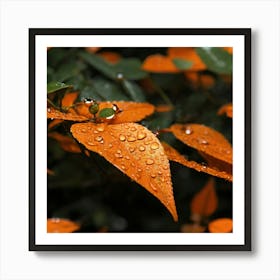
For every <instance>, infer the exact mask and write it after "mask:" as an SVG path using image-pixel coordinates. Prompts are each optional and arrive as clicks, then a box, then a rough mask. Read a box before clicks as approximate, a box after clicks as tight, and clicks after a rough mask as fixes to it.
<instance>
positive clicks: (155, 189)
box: [150, 183, 157, 192]
mask: <svg viewBox="0 0 280 280" xmlns="http://www.w3.org/2000/svg"><path fill="white" fill-rule="evenodd" d="M150 187H151V188H152V189H153V191H155V192H157V188H156V187H155V186H154V185H153V184H152V183H151V184H150Z"/></svg>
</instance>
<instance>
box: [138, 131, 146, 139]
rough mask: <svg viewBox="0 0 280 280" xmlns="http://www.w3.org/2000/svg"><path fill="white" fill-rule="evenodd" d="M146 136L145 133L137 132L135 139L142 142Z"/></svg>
mask: <svg viewBox="0 0 280 280" xmlns="http://www.w3.org/2000/svg"><path fill="white" fill-rule="evenodd" d="M146 136H147V134H146V133H145V132H138V134H137V139H138V140H142V139H144V138H145V137H146Z"/></svg>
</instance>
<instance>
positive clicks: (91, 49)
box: [86, 47, 101, 53]
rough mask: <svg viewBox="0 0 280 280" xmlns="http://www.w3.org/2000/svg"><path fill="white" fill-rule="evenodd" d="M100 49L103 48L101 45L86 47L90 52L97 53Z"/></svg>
mask: <svg viewBox="0 0 280 280" xmlns="http://www.w3.org/2000/svg"><path fill="white" fill-rule="evenodd" d="M100 49H101V48H100V47H88V48H86V51H87V52H89V53H96V52H97V51H99V50H100Z"/></svg>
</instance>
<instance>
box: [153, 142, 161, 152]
mask: <svg viewBox="0 0 280 280" xmlns="http://www.w3.org/2000/svg"><path fill="white" fill-rule="evenodd" d="M158 148H159V144H158V143H156V142H154V143H152V145H151V149H152V150H157V149H158Z"/></svg>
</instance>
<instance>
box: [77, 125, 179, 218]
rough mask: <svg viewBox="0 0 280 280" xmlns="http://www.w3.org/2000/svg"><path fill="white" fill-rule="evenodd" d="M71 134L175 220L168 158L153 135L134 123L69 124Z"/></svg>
mask: <svg viewBox="0 0 280 280" xmlns="http://www.w3.org/2000/svg"><path fill="white" fill-rule="evenodd" d="M71 132H72V134H73V136H74V137H75V138H76V139H77V140H78V141H79V142H80V143H82V144H83V145H84V146H85V147H86V148H87V149H88V150H90V151H93V152H96V153H98V154H99V155H101V156H103V157H104V158H105V159H106V160H108V161H109V162H110V163H112V164H113V165H114V166H115V167H117V168H118V169H119V170H121V171H122V172H123V173H125V174H126V175H127V176H129V177H130V178H131V179H133V180H134V181H136V182H137V183H138V184H140V185H141V186H143V187H144V188H145V189H146V190H147V191H149V192H150V193H151V194H153V195H154V196H155V197H157V198H158V199H159V200H160V201H161V202H162V203H163V205H164V206H165V207H166V208H167V209H168V210H169V212H170V213H171V214H172V216H173V219H174V220H175V221H177V220H178V217H177V211H176V206H175V201H174V197H173V189H172V182H171V175H170V168H169V161H168V159H167V157H166V155H165V153H164V150H163V147H162V146H161V144H160V142H159V140H158V139H157V138H156V136H155V135H154V134H153V133H152V132H151V131H149V130H148V129H147V128H145V127H143V126H141V125H139V124H136V123H124V124H115V125H110V124H94V123H79V124H73V125H72V126H71Z"/></svg>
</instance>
